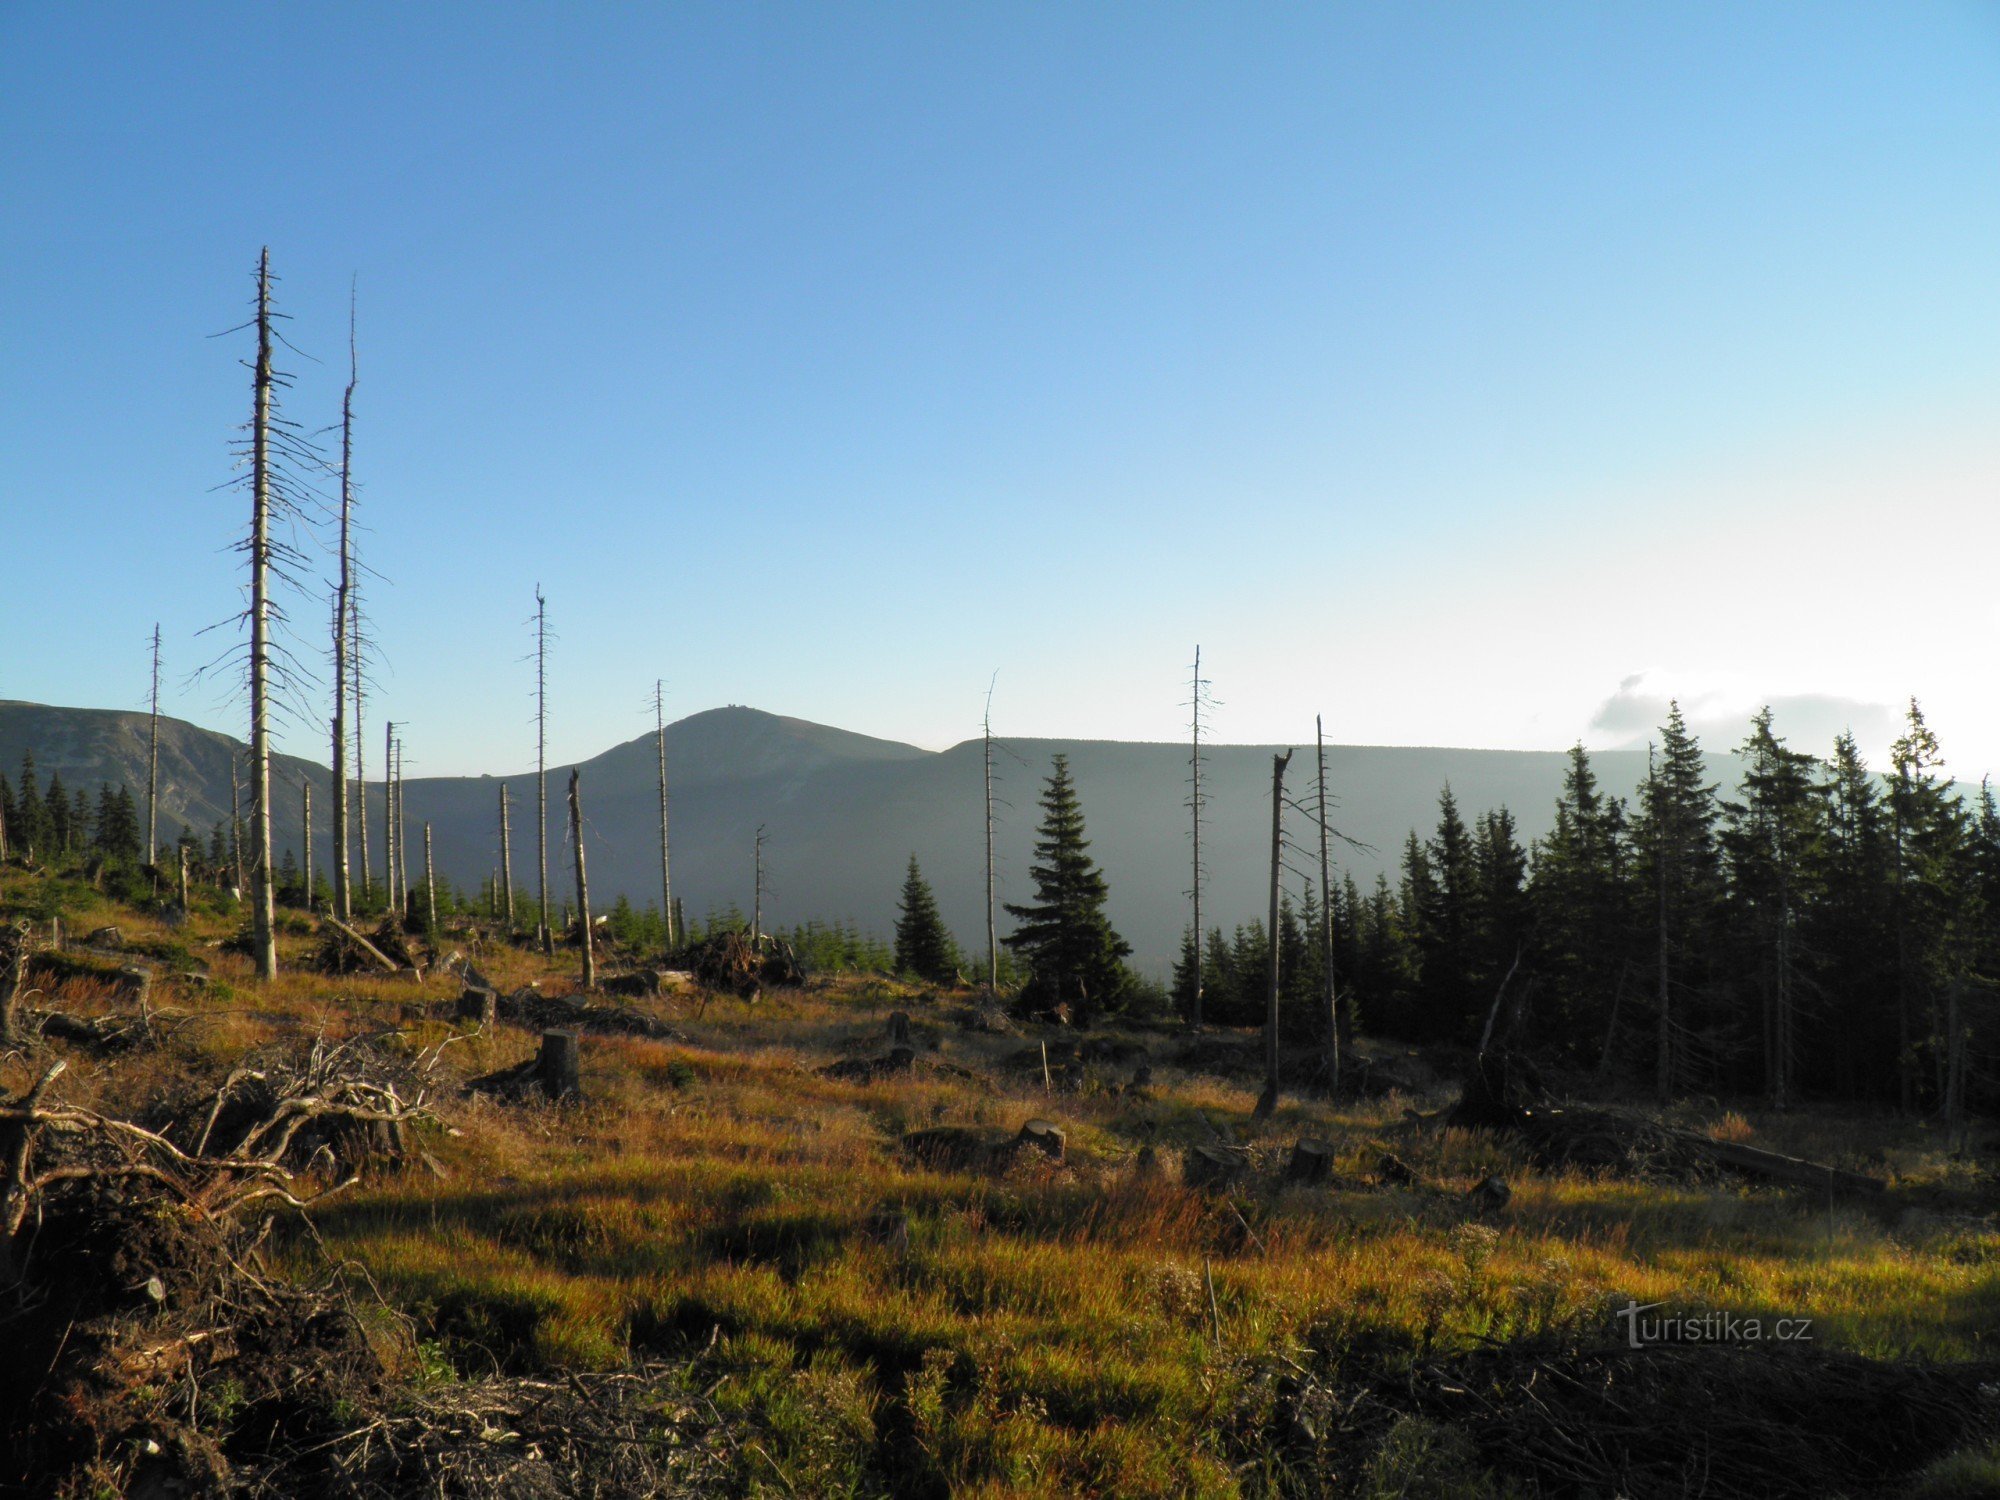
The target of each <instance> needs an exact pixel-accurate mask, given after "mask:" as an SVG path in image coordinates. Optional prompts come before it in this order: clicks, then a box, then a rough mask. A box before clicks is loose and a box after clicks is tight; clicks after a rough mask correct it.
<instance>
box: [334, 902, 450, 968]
mask: <svg viewBox="0 0 2000 1500" xmlns="http://www.w3.org/2000/svg"><path fill="white" fill-rule="evenodd" d="M319 926H320V942H319V949H318V951H317V952H316V953H315V954H314V955H313V957H312V960H311V964H312V967H313V969H314V970H315V971H317V972H318V973H321V974H400V973H403V972H404V971H405V970H414V971H416V972H417V973H418V974H422V973H423V971H424V969H425V967H426V963H425V959H426V957H427V955H424V954H420V953H419V952H418V951H417V950H416V949H415V948H413V947H411V946H410V941H409V935H408V934H407V933H406V932H404V931H403V927H402V924H401V923H399V922H398V921H396V919H395V918H394V917H384V918H383V919H382V921H381V923H380V925H378V926H377V927H376V929H375V930H374V931H373V932H369V933H364V932H362V931H361V930H360V929H359V928H355V927H350V926H348V925H347V924H346V923H345V922H341V921H338V920H336V919H335V918H333V917H330V916H327V915H325V914H324V913H322V914H321V916H320V919H319Z"/></svg>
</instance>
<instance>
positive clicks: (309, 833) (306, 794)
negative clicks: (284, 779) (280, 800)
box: [299, 781, 313, 911]
mask: <svg viewBox="0 0 2000 1500" xmlns="http://www.w3.org/2000/svg"><path fill="white" fill-rule="evenodd" d="M299 791H300V793H301V794H302V799H303V801H304V804H305V806H304V812H303V816H304V818H305V820H306V831H305V837H304V839H303V840H302V841H301V842H302V843H303V844H304V845H305V856H306V862H305V869H304V870H303V871H302V872H301V873H300V876H299V881H300V884H301V885H302V886H303V887H304V891H305V894H304V896H303V897H302V898H301V899H300V901H299V905H301V906H303V907H304V908H305V909H306V910H307V911H311V910H312V904H313V784H312V783H311V782H310V781H301V782H300V783H299Z"/></svg>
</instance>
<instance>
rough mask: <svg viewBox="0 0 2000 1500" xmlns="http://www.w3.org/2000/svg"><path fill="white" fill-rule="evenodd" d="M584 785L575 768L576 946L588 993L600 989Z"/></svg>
mask: <svg viewBox="0 0 2000 1500" xmlns="http://www.w3.org/2000/svg"><path fill="white" fill-rule="evenodd" d="M581 781H582V773H581V772H580V771H578V770H576V769H575V768H574V767H572V768H571V770H570V773H569V826H570V835H571V837H572V838H573V839H574V841H575V845H576V928H577V946H578V947H580V948H582V949H583V987H584V988H585V989H587V990H589V989H595V988H596V987H597V954H596V952H595V950H594V949H593V948H592V946H591V941H590V939H591V932H590V879H589V877H588V876H587V875H586V874H585V873H584V868H583V793H582V792H581V791H580V790H579V786H580V784H581Z"/></svg>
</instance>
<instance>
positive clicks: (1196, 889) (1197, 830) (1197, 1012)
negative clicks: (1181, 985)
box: [1188, 645, 1202, 1030]
mask: <svg viewBox="0 0 2000 1500" xmlns="http://www.w3.org/2000/svg"><path fill="white" fill-rule="evenodd" d="M1188 696H1189V700H1190V702H1191V703H1192V705H1193V709H1194V716H1193V717H1194V741H1193V748H1192V749H1191V750H1190V751H1189V753H1188V771H1189V775H1190V780H1191V782H1192V784H1193V793H1192V795H1190V796H1189V798H1188V809H1189V811H1190V812H1191V813H1192V814H1193V816H1194V871H1193V875H1194V879H1193V888H1192V890H1191V892H1190V895H1191V897H1192V899H1193V902H1194V912H1193V917H1192V920H1193V922H1194V973H1193V977H1192V980H1191V983H1192V984H1193V987H1194V992H1193V994H1192V995H1191V996H1190V998H1189V1003H1188V1024H1189V1025H1190V1026H1192V1027H1194V1028H1195V1029H1196V1030H1199V1029H1200V1028H1201V1001H1202V993H1201V973H1202V964H1201V942H1202V938H1201V647H1200V646H1199V645H1197V646H1196V647H1195V648H1194V690H1193V691H1192V692H1191V693H1190V694H1189V695H1188Z"/></svg>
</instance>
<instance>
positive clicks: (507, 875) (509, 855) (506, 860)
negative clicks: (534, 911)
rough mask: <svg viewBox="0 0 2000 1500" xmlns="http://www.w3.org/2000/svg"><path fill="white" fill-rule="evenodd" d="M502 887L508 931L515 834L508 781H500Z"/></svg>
mask: <svg viewBox="0 0 2000 1500" xmlns="http://www.w3.org/2000/svg"><path fill="white" fill-rule="evenodd" d="M500 888H501V893H502V896H503V898H504V900H505V903H506V912H505V915H506V918H507V931H508V932H509V933H511V932H513V930H514V834H513V830H512V828H511V827H510V826H509V819H508V816H507V783H506V782H504V781H503V782H501V783H500Z"/></svg>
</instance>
